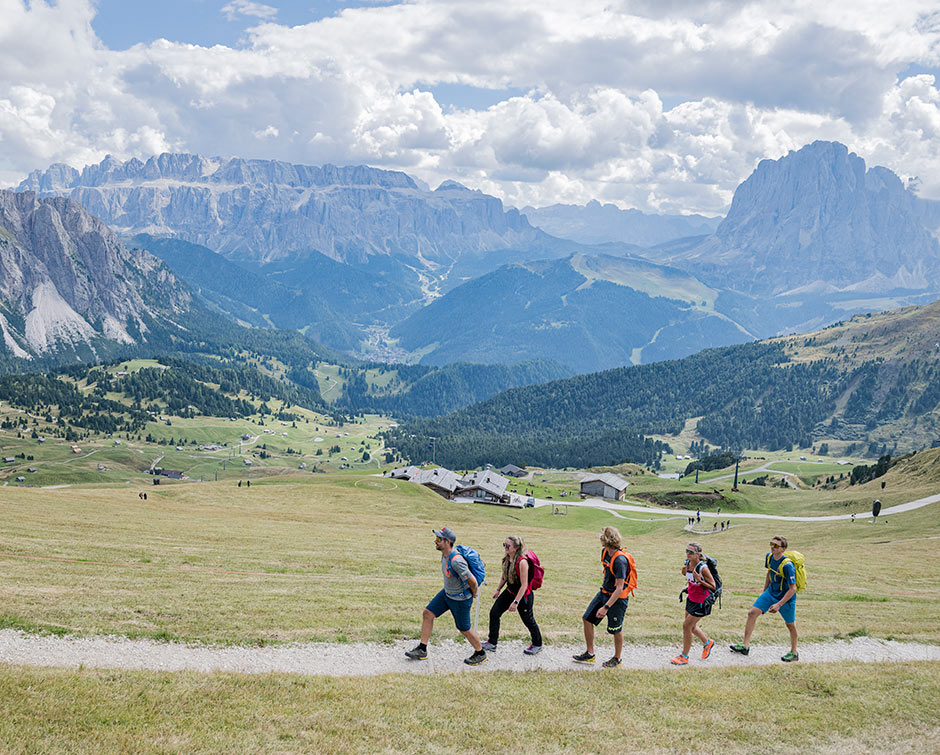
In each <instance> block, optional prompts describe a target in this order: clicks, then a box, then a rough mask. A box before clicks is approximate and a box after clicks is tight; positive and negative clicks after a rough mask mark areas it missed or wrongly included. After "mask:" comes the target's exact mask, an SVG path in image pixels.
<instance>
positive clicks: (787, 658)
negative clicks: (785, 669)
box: [780, 650, 800, 663]
mask: <svg viewBox="0 0 940 755" xmlns="http://www.w3.org/2000/svg"><path fill="white" fill-rule="evenodd" d="M780 660H781V661H783V662H784V663H790V662H791V661H798V660H800V654H799V653H794V652H793V651H792V650H791V651H790V652H789V653H787V654H786V655H784V656H782V657H781V658H780Z"/></svg>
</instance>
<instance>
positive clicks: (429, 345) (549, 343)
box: [19, 142, 940, 372]
mask: <svg viewBox="0 0 940 755" xmlns="http://www.w3.org/2000/svg"><path fill="white" fill-rule="evenodd" d="M19 189H20V190H21V191H26V190H33V191H37V192H39V193H40V194H42V195H49V196H53V195H61V196H67V197H70V198H72V199H73V200H75V201H76V202H79V203H81V204H83V205H84V206H85V207H86V208H87V209H89V210H90V211H91V212H92V213H94V214H97V215H98V216H100V217H101V218H102V220H104V221H105V222H106V223H107V224H109V225H111V226H112V227H113V228H115V229H116V230H117V231H118V232H119V233H121V234H123V235H124V236H125V238H127V239H129V240H130V241H129V243H130V244H131V245H132V246H136V247H139V248H140V249H146V250H148V251H150V252H152V253H153V254H155V255H157V256H159V257H160V258H161V259H163V260H164V262H165V263H166V265H167V267H168V268H169V269H170V270H172V271H173V273H174V274H175V275H176V276H177V277H178V278H179V279H181V280H182V281H184V282H185V283H186V284H187V285H188V287H189V288H190V289H191V290H192V291H194V292H196V296H197V297H198V298H199V301H200V302H201V303H203V304H205V305H206V306H208V307H210V308H212V309H214V310H215V311H216V312H219V313H221V314H224V315H226V316H228V317H230V318H232V319H235V320H236V321H238V322H241V323H244V324H249V325H252V326H255V327H279V328H289V329H296V330H300V331H302V332H304V333H307V334H309V335H310V336H311V337H313V338H315V339H317V340H321V341H323V342H324V343H326V344H327V345H328V346H331V347H334V348H338V349H342V350H344V351H346V352H348V353H352V354H356V355H358V356H360V357H363V356H365V357H368V358H371V359H383V360H391V361H415V360H421V361H423V362H425V363H431V364H443V363H446V362H449V361H452V360H461V361H466V360H479V361H483V362H487V363H501V364H509V363H513V362H515V361H519V360H520V359H529V358H534V359H552V360H556V361H561V362H562V363H563V364H565V365H566V367H567V368H568V369H573V370H575V371H577V372H588V371H590V370H594V369H598V368H601V367H608V366H616V365H625V364H635V363H638V362H648V361H651V360H656V359H662V358H672V357H679V356H683V355H685V354H690V353H692V352H694V351H696V350H698V349H700V348H706V347H712V346H721V345H727V344H731V343H736V342H740V341H741V340H746V339H748V338H752V337H758V338H760V337H768V336H772V335H776V334H780V333H786V332H796V331H800V330H810V329H813V328H817V327H821V326H824V325H825V324H827V323H831V322H834V321H837V320H839V319H842V318H844V317H846V316H847V315H850V314H852V313H853V312H859V311H871V310H878V309H884V308H888V307H892V306H899V305H903V304H913V303H923V302H926V301H930V300H932V299H933V298H936V296H938V295H940V262H938V261H940V252H938V244H937V241H936V238H935V237H934V234H933V225H935V224H936V222H935V221H937V220H940V212H938V210H937V207H934V206H933V205H931V204H930V203H926V202H924V201H923V200H920V199H919V198H917V197H916V196H915V195H914V194H913V193H912V192H911V191H910V190H909V189H907V188H906V187H904V185H903V184H902V183H901V181H900V180H899V179H898V178H897V177H896V176H895V175H894V174H893V173H891V172H890V171H888V170H887V169H885V168H881V167H873V168H870V169H868V168H866V166H865V163H864V161H863V160H862V159H861V158H859V157H858V156H857V155H854V154H852V153H850V152H849V151H848V149H847V148H846V147H844V146H843V145H841V144H838V143H834V142H815V143H813V144H811V145H807V146H806V147H804V148H802V149H800V150H798V151H795V152H791V153H790V154H788V155H786V156H785V157H783V158H781V159H779V160H764V161H762V162H761V163H760V164H759V165H758V166H757V168H756V169H755V171H754V172H753V174H752V175H751V176H750V177H749V178H748V179H747V180H746V181H745V182H744V183H742V184H741V186H740V187H738V190H737V191H736V192H735V194H734V199H733V201H732V206H731V209H730V211H729V213H728V215H727V217H725V218H724V219H723V220H721V221H720V223H719V224H718V225H717V227H716V228H714V230H713V232H710V227H711V226H713V225H714V223H715V222H717V221H716V220H714V219H707V218H701V217H697V216H688V217H686V216H664V217H659V218H657V217H655V216H643V217H641V218H637V217H635V216H634V215H632V214H631V213H629V212H628V211H617V212H613V211H612V209H611V208H610V206H608V205H604V206H602V205H598V204H596V203H594V204H592V205H589V206H587V207H585V208H576V209H573V210H572V209H570V208H558V207H556V208H547V209H548V210H551V212H546V213H543V214H542V216H541V217H542V219H541V220H538V214H537V211H530V210H528V209H527V212H531V213H532V214H533V215H535V217H536V219H537V222H545V223H546V225H547V227H553V228H555V229H556V230H557V229H559V226H558V225H555V226H551V225H550V223H549V222H548V221H549V220H550V219H551V218H552V217H553V215H552V213H554V217H555V218H556V221H557V222H562V224H563V223H564V222H569V223H573V224H574V225H577V224H578V223H580V228H581V231H578V232H577V233H574V232H572V234H571V235H572V237H573V238H578V239H579V240H569V239H560V238H556V237H554V236H552V235H550V234H548V233H546V232H545V231H544V230H542V229H539V228H536V227H534V226H533V225H531V224H530V223H529V221H528V220H527V218H526V216H525V215H524V214H522V213H520V212H518V211H517V210H514V209H506V208H504V207H503V205H502V203H501V202H500V201H499V200H498V199H496V198H495V197H490V196H487V195H485V194H483V193H482V192H479V191H473V190H469V189H467V188H466V187H463V186H461V185H460V184H457V183H455V182H452V181H447V182H444V183H443V184H441V186H439V187H438V188H437V189H435V190H433V191H432V190H430V189H428V188H427V187H425V186H423V185H421V184H420V182H418V181H417V180H415V179H412V178H411V177H409V176H407V175H405V174H403V173H398V172H393V171H383V170H378V169H375V168H369V167H365V166H354V167H347V168H340V167H336V166H330V165H325V166H319V167H316V166H303V165H292V164H289V163H283V162H276V161H264V160H245V159H241V158H207V157H202V156H198V155H185V154H164V155H160V156H157V157H152V158H150V159H148V160H146V161H140V160H128V161H126V162H121V161H118V160H115V159H113V158H106V159H105V160H104V161H102V162H101V163H100V164H98V165H92V166H88V167H86V168H84V169H83V170H82V171H78V170H75V169H73V168H70V167H68V166H62V165H55V166H52V167H51V168H49V169H48V170H45V171H35V172H33V173H32V174H30V176H29V177H28V178H27V179H26V180H25V181H23V183H22V184H21V185H20V187H19ZM613 209H616V208H613ZM624 213H626V215H624ZM595 217H597V218H600V217H605V218H608V217H609V218H615V219H618V220H617V222H619V221H624V222H625V219H626V218H632V219H633V221H640V220H642V223H635V226H636V227H637V228H643V229H645V230H644V231H643V233H646V234H647V235H646V236H645V237H644V236H643V233H640V232H639V231H637V232H636V233H634V235H633V236H631V237H627V236H625V235H623V234H621V235H620V236H616V235H615V232H616V226H617V222H614V221H611V222H610V223H608V225H607V226H603V224H601V223H600V222H598V223H597V229H598V232H597V235H594V236H589V235H585V233H584V231H585V228H587V227H588V226H590V225H591V223H592V220H591V219H592V218H595ZM559 218H560V219H562V220H560V221H559V220H558V219H559ZM565 218H567V219H568V220H564V219H565ZM572 218H574V220H572ZM621 225H622V226H623V225H624V223H621ZM670 229H671V230H670ZM562 230H564V229H561V230H559V232H561V231H562ZM569 230H570V229H569ZM621 230H623V229H622V228H621ZM690 230H691V231H695V230H701V231H704V232H705V233H704V235H702V234H699V235H697V236H687V235H685V236H683V237H682V238H666V237H667V236H669V235H670V234H671V233H679V234H687V232H688V231H690ZM565 232H566V233H567V232H569V231H565ZM578 234H581V235H578ZM651 234H652V235H651ZM608 238H620V239H627V238H630V239H633V240H634V241H643V240H645V241H649V240H651V239H653V238H657V239H665V240H664V241H662V243H658V244H656V245H654V246H647V247H641V246H638V245H637V244H635V243H624V241H623V240H620V241H615V242H604V243H600V240H601V239H608ZM187 245H189V246H187ZM699 292H701V293H702V294H703V296H702V298H701V299H699V296H698V293H699Z"/></svg>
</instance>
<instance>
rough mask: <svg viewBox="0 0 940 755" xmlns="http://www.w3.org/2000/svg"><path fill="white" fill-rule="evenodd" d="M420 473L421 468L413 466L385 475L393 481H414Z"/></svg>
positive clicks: (392, 470) (400, 468)
mask: <svg viewBox="0 0 940 755" xmlns="http://www.w3.org/2000/svg"><path fill="white" fill-rule="evenodd" d="M420 471H421V468H420V467H416V466H413V465H412V466H408V467H398V469H390V470H389V471H388V472H386V473H385V476H386V477H391V478H392V479H393V480H413V479H414V478H415V475H417V474H418V472H420Z"/></svg>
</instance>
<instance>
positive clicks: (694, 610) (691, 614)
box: [670, 543, 715, 666]
mask: <svg viewBox="0 0 940 755" xmlns="http://www.w3.org/2000/svg"><path fill="white" fill-rule="evenodd" d="M681 573H682V576H684V577H685V579H686V581H687V582H688V583H689V584H688V586H687V587H686V589H685V590H683V591H682V592H684V593H686V594H687V595H686V600H685V620H684V621H683V622H682V652H681V653H680V654H679V655H677V656H676V657H675V658H673V659H672V660H671V661H670V663H672V665H673V666H686V665H688V663H689V650H690V649H691V648H692V635H693V634H694V635H695V636H696V637H698V638H699V639H700V640H701V641H702V660H703V661H704V660H707V658H708V656H710V655H711V653H712V648H714V647H715V641H714V640H712V639H709V638H708V637H707V636H706V635H705V633H704V632H703V631H702V630H701V629H699V628H698V622H699V620H700V619H703V618H705V617H706V616H708V615H709V614H710V613H711V612H712V606H711V603H710V602H709V603H706V600H707V598H708V596H709V595H711V593H712V591H713V590H714V589H715V578H714V577H713V576H712V573H711V571H709V569H708V564H707V563H706V561H705V558H704V557H703V556H702V546H701V545H699V544H698V543H689V544H688V545H687V546H686V547H685V564H683V566H682V572H681ZM679 598H680V599H681V598H682V593H679Z"/></svg>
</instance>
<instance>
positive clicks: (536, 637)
mask: <svg viewBox="0 0 940 755" xmlns="http://www.w3.org/2000/svg"><path fill="white" fill-rule="evenodd" d="M519 618H520V619H522V623H523V624H525V627H526V629H528V630H529V637H530V638H531V640H532V647H537V648H540V647H542V632H541V630H540V629H539V625H538V622H536V620H535V595H533V594H532V593H529V594H528V595H526V596H525V597H524V598H523V599H522V602H521V603H519Z"/></svg>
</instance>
